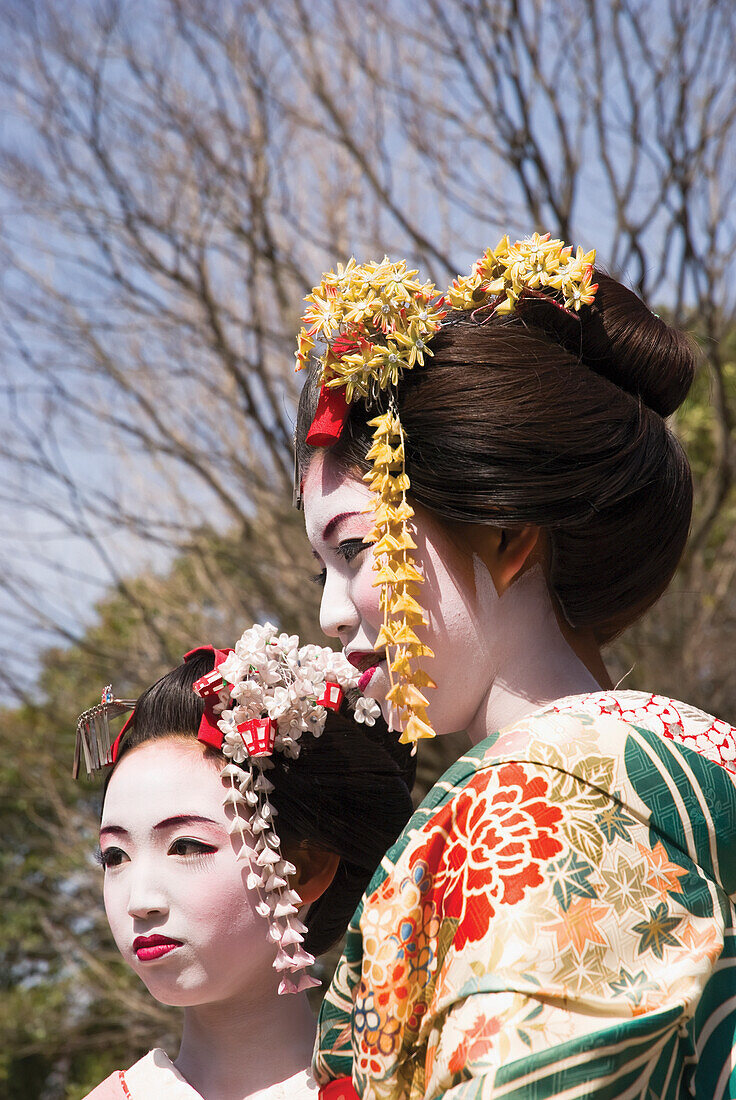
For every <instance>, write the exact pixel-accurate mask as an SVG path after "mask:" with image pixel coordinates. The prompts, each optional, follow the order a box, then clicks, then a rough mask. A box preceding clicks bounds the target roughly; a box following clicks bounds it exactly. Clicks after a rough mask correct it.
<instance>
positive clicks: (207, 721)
mask: <svg viewBox="0 0 736 1100" xmlns="http://www.w3.org/2000/svg"><path fill="white" fill-rule="evenodd" d="M195 653H213V654H214V656H215V666H214V667H215V668H217V666H218V665H219V664H221V663H222V662H223V661H224V660H225V658H226V657H227V655H228V653H232V649H215V647H214V646H213V645H200V646H197V648H196V649H190V650H189V652H188V653H185V654H184V660H185V661H187V660H188V659H189V658H190V657H193V656H194V654H195ZM215 700H216V696H210V698H208V699H205V700H204V714H203V715H202V719H201V721H200V723H199V733H198V734H197V739H198V740H199V741H204V743H205V745H211V746H212V748H214V749H221V748H222V741H223V734H222V732H221V731H220V730H219V729H218V728H217V715H216V714H215V709H214V708H215ZM134 718H135V711H133V713H132V714H130V715H129V716H128V719H127V721H126V722H125V725H124V726H123V728H122V729H121V731H120V733H119V734H118V735H117V737H116V738H115V740H114V741H113V743H112V745H111V747H110V756H109V762H110V763H111V764H115V763H117V759H118V753H119V752H120V742H121V741H122V739H123V735H124V734H125V732H126V730H127V729H128V726H129V725H130V723H131V722H132V721H133V719H134Z"/></svg>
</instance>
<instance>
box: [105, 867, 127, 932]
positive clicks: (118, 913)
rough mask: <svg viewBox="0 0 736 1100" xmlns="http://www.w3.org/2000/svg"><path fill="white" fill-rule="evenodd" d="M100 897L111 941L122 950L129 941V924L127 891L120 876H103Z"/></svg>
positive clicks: (108, 873) (108, 874) (107, 874)
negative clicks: (111, 936) (110, 933)
mask: <svg viewBox="0 0 736 1100" xmlns="http://www.w3.org/2000/svg"><path fill="white" fill-rule="evenodd" d="M102 897H103V901H104V904H105V913H106V915H107V923H108V924H109V925H110V931H111V932H112V935H113V939H114V940H115V942H116V943H117V944H118V946H119V947H120V949H121V950H122V949H123V944H125V945H126V946H127V941H128V939H129V936H128V935H127V932H128V926H129V924H130V916H129V914H128V891H127V889H126V887H125V883H124V880H123V876H122V875H118V876H117V877H115V876H114V875H111V874H110V872H109V871H108V872H107V873H106V874H105V879H104V883H103V887H102Z"/></svg>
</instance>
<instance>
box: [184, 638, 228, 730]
mask: <svg viewBox="0 0 736 1100" xmlns="http://www.w3.org/2000/svg"><path fill="white" fill-rule="evenodd" d="M195 653H213V654H214V657H215V664H214V669H215V671H216V670H217V668H218V666H219V665H221V664H222V662H223V661H224V660H225V658H226V657H227V655H228V653H232V649H215V647H214V646H213V645H198V646H197V648H196V649H190V650H189V652H188V653H185V654H184V660H185V661H188V660H189V658H190V657H193V656H194V655H195ZM218 702H219V700H218V698H217V695H216V694H213V695H208V696H207V697H206V698H205V699H204V712H203V714H202V718H201V720H200V723H199V732H198V733H197V740H198V741H202V742H203V743H204V744H205V745H210V747H211V748H213V749H221V748H222V742H223V738H224V734H223V732H222V730H221V729H219V728H218V725H217V721H218V715H217V714H215V705H216V703H218Z"/></svg>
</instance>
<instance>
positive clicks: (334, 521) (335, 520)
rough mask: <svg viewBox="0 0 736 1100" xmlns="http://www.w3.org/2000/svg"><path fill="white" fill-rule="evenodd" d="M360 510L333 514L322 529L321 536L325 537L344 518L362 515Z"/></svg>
mask: <svg viewBox="0 0 736 1100" xmlns="http://www.w3.org/2000/svg"><path fill="white" fill-rule="evenodd" d="M362 515H363V513H362V512H338V514H337V515H336V516H333V517H332V519H331V520H330V521H329V523H327V524H326V526H325V529H324V531H323V532H322V538H323V539H327V538H329V537H330V535H331V534H332V532H333V531H334V530H335V528H336V527H337V525H338V523H342V521H343V520H344V519H350V518H351V516H362Z"/></svg>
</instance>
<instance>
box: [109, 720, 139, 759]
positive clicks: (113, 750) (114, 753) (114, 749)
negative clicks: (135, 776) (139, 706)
mask: <svg viewBox="0 0 736 1100" xmlns="http://www.w3.org/2000/svg"><path fill="white" fill-rule="evenodd" d="M134 718H135V710H133V711H132V712H131V713H130V714H129V715H128V717H127V718H126V719H125V722H124V723H123V728H122V729H121V731H120V733H119V734H118V735H117V737H116V738H115V740H114V741H113V743H112V745H111V746H110V755H109V756H108V758H107V760H108V763H109V764H114V763H115V762H116V761H117V758H118V752H119V751H120V742H121V740H122V737H123V734H124V733H125V731H126V730H127V728H128V726H129V725H130V723H131V722H132V721H133V719H134Z"/></svg>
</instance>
